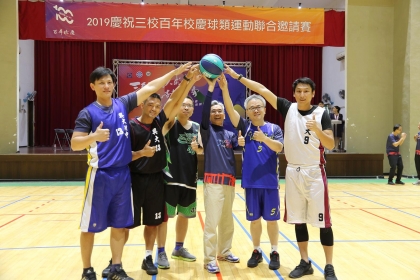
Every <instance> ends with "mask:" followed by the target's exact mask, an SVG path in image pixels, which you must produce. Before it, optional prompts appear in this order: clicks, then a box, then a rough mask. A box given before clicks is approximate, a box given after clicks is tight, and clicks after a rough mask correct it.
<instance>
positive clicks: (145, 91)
mask: <svg viewBox="0 0 420 280" xmlns="http://www.w3.org/2000/svg"><path fill="white" fill-rule="evenodd" d="M190 67H191V62H188V63H186V64H184V65H181V66H179V67H178V68H177V69H174V70H172V71H170V72H168V73H167V74H165V75H163V76H162V77H160V78H157V79H155V80H153V81H150V82H149V83H148V84H147V85H145V86H144V87H142V88H141V89H139V90H138V91H137V92H136V94H137V106H138V105H140V104H141V103H143V101H144V100H146V99H147V98H148V97H149V96H150V95H151V94H153V93H155V92H157V91H158V90H159V89H161V88H162V87H164V86H165V85H166V84H167V83H168V82H169V81H170V80H171V79H172V77H173V76H176V75H180V74H182V73H183V72H184V71H187V70H188V69H190Z"/></svg>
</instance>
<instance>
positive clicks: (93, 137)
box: [71, 122, 109, 151]
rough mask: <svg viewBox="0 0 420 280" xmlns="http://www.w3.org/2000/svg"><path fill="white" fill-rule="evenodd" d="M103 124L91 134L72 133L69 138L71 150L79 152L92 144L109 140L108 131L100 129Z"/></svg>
mask: <svg viewBox="0 0 420 280" xmlns="http://www.w3.org/2000/svg"><path fill="white" fill-rule="evenodd" d="M102 126H103V122H101V124H100V125H99V126H98V127H97V128H96V131H95V132H93V133H90V134H89V133H87V132H79V131H74V132H73V135H72V137H71V149H72V150H73V151H81V150H84V149H86V148H87V147H88V146H89V145H90V144H92V143H93V142H96V141H97V142H106V141H108V140H109V129H102Z"/></svg>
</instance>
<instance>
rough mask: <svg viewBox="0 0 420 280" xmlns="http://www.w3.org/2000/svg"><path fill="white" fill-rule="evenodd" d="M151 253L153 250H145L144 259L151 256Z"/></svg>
mask: <svg viewBox="0 0 420 280" xmlns="http://www.w3.org/2000/svg"><path fill="white" fill-rule="evenodd" d="M152 254H153V250H146V255H145V256H144V259H146V258H147V257H148V256H151V255H152Z"/></svg>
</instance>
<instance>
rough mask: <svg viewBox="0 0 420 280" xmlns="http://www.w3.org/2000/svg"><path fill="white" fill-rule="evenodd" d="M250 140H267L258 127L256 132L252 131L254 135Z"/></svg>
mask: <svg viewBox="0 0 420 280" xmlns="http://www.w3.org/2000/svg"><path fill="white" fill-rule="evenodd" d="M252 139H254V140H255V141H258V142H263V143H264V141H265V140H266V139H267V136H266V135H265V134H264V132H262V130H261V129H260V127H258V131H254V135H252Z"/></svg>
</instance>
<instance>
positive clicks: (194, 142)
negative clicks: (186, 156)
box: [191, 136, 199, 153]
mask: <svg viewBox="0 0 420 280" xmlns="http://www.w3.org/2000/svg"><path fill="white" fill-rule="evenodd" d="M191 149H193V151H194V152H196V153H198V151H199V148H198V142H197V136H194V137H193V138H192V140H191Z"/></svg>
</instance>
